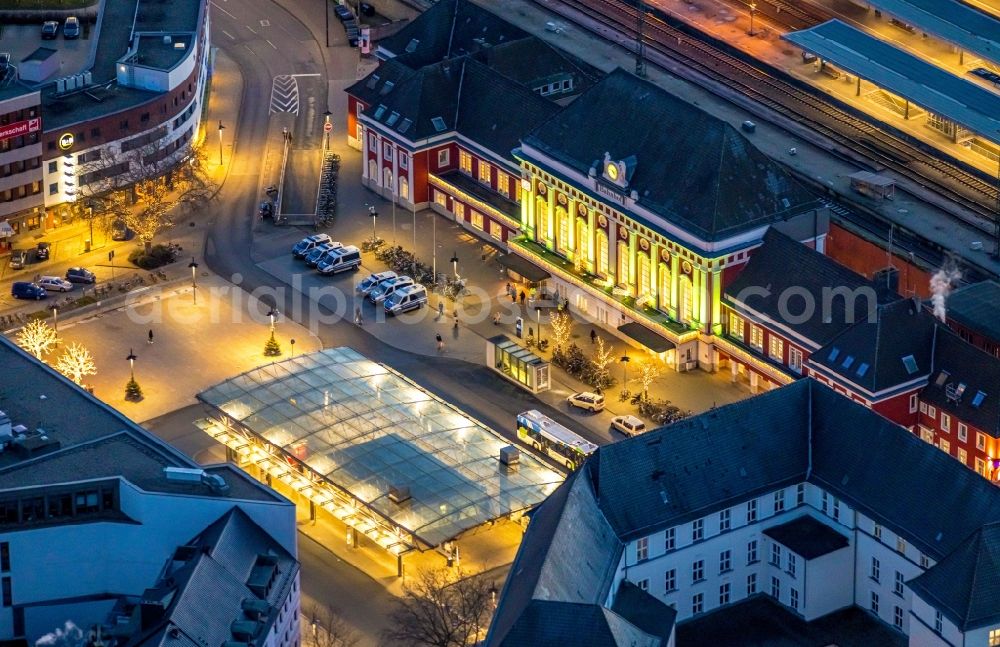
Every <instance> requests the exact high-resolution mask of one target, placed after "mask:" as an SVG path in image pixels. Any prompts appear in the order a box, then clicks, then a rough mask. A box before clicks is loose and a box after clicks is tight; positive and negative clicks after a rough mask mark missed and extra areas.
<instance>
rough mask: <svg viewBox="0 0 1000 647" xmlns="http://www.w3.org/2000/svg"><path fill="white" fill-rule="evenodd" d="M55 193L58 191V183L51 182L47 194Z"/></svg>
mask: <svg viewBox="0 0 1000 647" xmlns="http://www.w3.org/2000/svg"><path fill="white" fill-rule="evenodd" d="M57 193H59V183H58V182H53V183H52V184H50V185H49V195H55V194H57Z"/></svg>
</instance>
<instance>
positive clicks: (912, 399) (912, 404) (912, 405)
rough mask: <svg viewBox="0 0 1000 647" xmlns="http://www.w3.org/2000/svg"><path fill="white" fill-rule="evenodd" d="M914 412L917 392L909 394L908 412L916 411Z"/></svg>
mask: <svg viewBox="0 0 1000 647" xmlns="http://www.w3.org/2000/svg"><path fill="white" fill-rule="evenodd" d="M916 412H917V394H916V393H911V394H910V413H916Z"/></svg>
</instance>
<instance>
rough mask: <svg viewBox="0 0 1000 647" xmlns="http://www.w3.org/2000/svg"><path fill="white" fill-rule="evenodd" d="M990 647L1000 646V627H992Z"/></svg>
mask: <svg viewBox="0 0 1000 647" xmlns="http://www.w3.org/2000/svg"><path fill="white" fill-rule="evenodd" d="M990 647H1000V629H990Z"/></svg>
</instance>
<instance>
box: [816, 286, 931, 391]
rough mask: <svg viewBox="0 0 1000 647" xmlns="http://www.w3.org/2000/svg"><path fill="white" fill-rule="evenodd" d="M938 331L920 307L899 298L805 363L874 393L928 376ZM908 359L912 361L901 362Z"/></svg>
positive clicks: (857, 324) (838, 337)
mask: <svg viewBox="0 0 1000 647" xmlns="http://www.w3.org/2000/svg"><path fill="white" fill-rule="evenodd" d="M938 327H939V326H938V324H937V322H936V321H935V319H934V317H933V316H932V315H931V314H930V313H928V312H927V311H926V310H924V308H923V307H922V306H921V305H920V304H918V303H916V302H914V301H913V300H912V299H900V300H899V301H894V302H892V303H888V304H885V305H881V306H879V308H878V313H877V316H876V318H875V321H861V322H859V323H856V324H854V325H853V326H851V327H850V328H848V329H847V330H845V331H843V332H842V333H840V334H839V335H837V336H836V337H834V338H833V339H832V340H830V342H829V343H827V344H826V345H825V346H824V347H823V348H821V349H819V350H817V351H816V352H815V353H813V354H812V355H811V356H810V357H809V363H810V364H811V365H817V366H821V367H823V368H825V369H826V371H827V372H829V373H833V374H834V375H836V376H838V377H839V378H841V379H844V380H847V381H849V382H852V383H853V384H856V385H858V386H860V387H862V388H864V389H866V390H868V391H869V392H871V393H877V392H879V391H882V390H885V389H891V388H893V387H897V386H900V385H903V384H906V383H907V382H912V381H915V380H919V379H920V378H923V377H926V376H927V375H928V374H929V373H930V372H931V357H932V349H933V342H934V331H935V329H936V328H938ZM907 357H912V358H913V362H912V363H910V361H909V360H907V361H905V362H904V358H907ZM848 358H851V359H850V361H848ZM863 365H867V368H862V366H863Z"/></svg>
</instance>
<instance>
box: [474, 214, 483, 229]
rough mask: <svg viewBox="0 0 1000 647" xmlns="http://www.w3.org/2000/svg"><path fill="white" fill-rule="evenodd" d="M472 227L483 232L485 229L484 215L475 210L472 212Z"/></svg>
mask: <svg viewBox="0 0 1000 647" xmlns="http://www.w3.org/2000/svg"><path fill="white" fill-rule="evenodd" d="M472 226H473V227H475V228H476V229H479V230H480V231H482V229H483V214H481V213H479V212H478V211H475V210H473V212H472Z"/></svg>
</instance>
